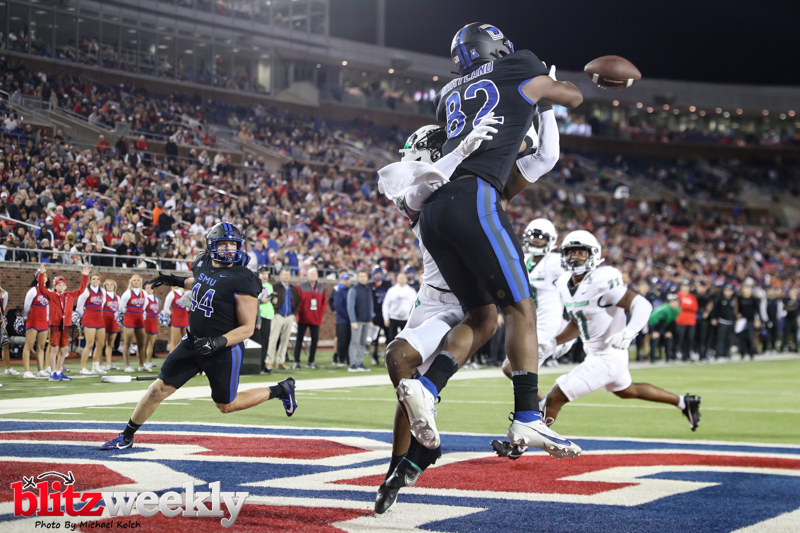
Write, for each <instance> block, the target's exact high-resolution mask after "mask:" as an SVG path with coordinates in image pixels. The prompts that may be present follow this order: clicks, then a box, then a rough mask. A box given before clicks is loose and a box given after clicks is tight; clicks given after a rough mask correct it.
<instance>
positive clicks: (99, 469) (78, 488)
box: [0, 462, 136, 502]
mask: <svg viewBox="0 0 800 533" xmlns="http://www.w3.org/2000/svg"><path fill="white" fill-rule="evenodd" d="M52 470H58V471H60V472H67V471H69V470H71V471H72V473H73V474H74V476H75V484H74V489H73V490H74V491H75V492H84V491H87V490H94V489H102V488H104V487H114V486H116V485H134V484H135V483H136V482H135V481H134V480H132V479H130V478H127V477H125V476H123V475H122V474H118V473H117V472H114V471H113V470H110V469H108V468H106V467H105V466H103V465H85V464H69V463H61V462H59V463H26V462H6V463H3V468H2V469H0V501H2V502H10V501H12V500H13V499H14V491H13V490H12V489H11V484H12V483H16V482H17V481H20V480H21V479H22V477H23V476H25V477H30V476H34V477H36V476H37V475H39V474H41V473H42V472H49V471H52ZM47 481H48V482H49V483H50V489H51V490H52V488H53V482H54V481H60V482H61V484H62V490H63V480H61V479H59V478H57V477H48V478H47ZM27 490H30V491H33V492H35V493H37V494H38V493H39V490H38V489H37V488H36V487H31V488H30V489H27Z"/></svg>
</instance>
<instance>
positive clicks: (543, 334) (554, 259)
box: [525, 252, 566, 366]
mask: <svg viewBox="0 0 800 533" xmlns="http://www.w3.org/2000/svg"><path fill="white" fill-rule="evenodd" d="M534 262H535V258H534V257H533V256H532V255H529V256H527V257H526V258H525V269H526V270H527V271H528V282H529V283H530V285H531V296H532V297H533V302H534V303H535V304H536V335H537V336H538V338H539V343H542V342H545V341H549V340H550V339H552V338H555V336H556V335H558V334H559V333H560V332H561V330H562V329H564V326H565V324H566V323H565V322H564V305H563V304H562V303H561V296H559V294H558V288H556V281H558V278H559V277H561V275H562V274H563V273H564V270H563V269H562V268H561V254H559V253H553V252H551V253H549V254H547V255H545V256H544V257H543V258H542V259H541V260H539V262H538V263H535V264H534ZM542 355H543V354H539V365H540V366H541V364H542V362H543V361H544V359H542Z"/></svg>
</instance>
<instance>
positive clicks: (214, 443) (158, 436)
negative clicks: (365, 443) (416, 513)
mask: <svg viewBox="0 0 800 533" xmlns="http://www.w3.org/2000/svg"><path fill="white" fill-rule="evenodd" d="M105 437H108V435H107V434H101V433H81V432H78V431H42V432H36V431H31V432H25V433H0V440H41V441H53V440H61V441H77V442H96V443H97V445H98V446H99V445H100V444H102V442H103V441H104V440H105ZM136 444H181V445H186V444H193V445H196V446H202V447H203V448H207V449H208V451H206V452H198V453H197V454H195V455H222V456H225V455H227V456H232V457H276V458H280V459H311V460H313V459H325V458H328V457H336V456H339V455H350V454H354V453H364V452H366V451H367V450H364V449H362V448H357V447H355V446H348V445H346V444H339V443H338V442H333V441H328V440H318V439H291V438H284V437H280V438H270V437H251V436H247V437H220V436H217V435H213V434H209V435H166V434H163V433H146V432H143V433H137V434H136ZM134 446H135V445H134Z"/></svg>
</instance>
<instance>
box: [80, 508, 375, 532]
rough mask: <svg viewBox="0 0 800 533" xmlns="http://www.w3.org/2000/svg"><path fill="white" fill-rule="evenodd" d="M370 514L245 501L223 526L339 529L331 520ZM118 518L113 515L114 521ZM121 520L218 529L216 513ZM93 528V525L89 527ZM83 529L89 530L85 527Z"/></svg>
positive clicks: (154, 526)
mask: <svg viewBox="0 0 800 533" xmlns="http://www.w3.org/2000/svg"><path fill="white" fill-rule="evenodd" d="M371 514H374V513H373V511H368V510H365V509H334V508H322V507H311V508H309V507H295V506H280V507H278V506H269V505H245V506H244V507H243V508H242V511H241V512H240V513H239V517H238V518H237V519H236V523H235V524H233V525H232V526H231V527H229V528H227V529H224V530H225V531H226V533H227V532H231V533H254V532H258V533H286V532H287V531H302V532H303V533H306V532H309V533H334V532H335V533H341V531H342V530H341V529H339V528H338V527H333V526H331V524H334V523H336V522H344V521H347V520H353V519H355V518H359V517H361V516H367V515H371ZM117 520H118V519H114V522H115V523H116V521H117ZM119 520H121V521H122V522H127V521H129V520H130V521H131V522H138V523H139V524H140V527H137V528H136V531H141V532H145V533H147V532H151V533H164V532H165V531H173V532H176V533H218V532H219V531H220V530H221V529H223V528H220V525H219V520H220V519H219V518H218V517H208V518H197V517H191V518H187V517H182V516H176V517H175V518H168V517H166V516H164V515H161V514H157V515H155V516H153V517H150V518H144V517H142V516H136V515H134V516H131V517H130V518H122V519H119ZM109 521H110V519H105V520H95V522H98V523H99V522H104V523H108V522H109ZM91 530H92V531H95V530H97V529H91ZM85 531H90V528H86V529H85Z"/></svg>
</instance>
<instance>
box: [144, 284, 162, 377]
mask: <svg viewBox="0 0 800 533" xmlns="http://www.w3.org/2000/svg"><path fill="white" fill-rule="evenodd" d="M144 292H145V294H146V295H147V303H145V318H144V332H145V340H144V342H145V345H144V355H145V359H146V360H145V363H144V367H145V368H146V369H147V371H148V372H150V371H152V370H153V347H154V346H155V344H156V337H158V308H159V303H158V298H157V297H156V295H155V294H153V284H152V283H150V282H149V281H148V282H147V283H145V284H144Z"/></svg>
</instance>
